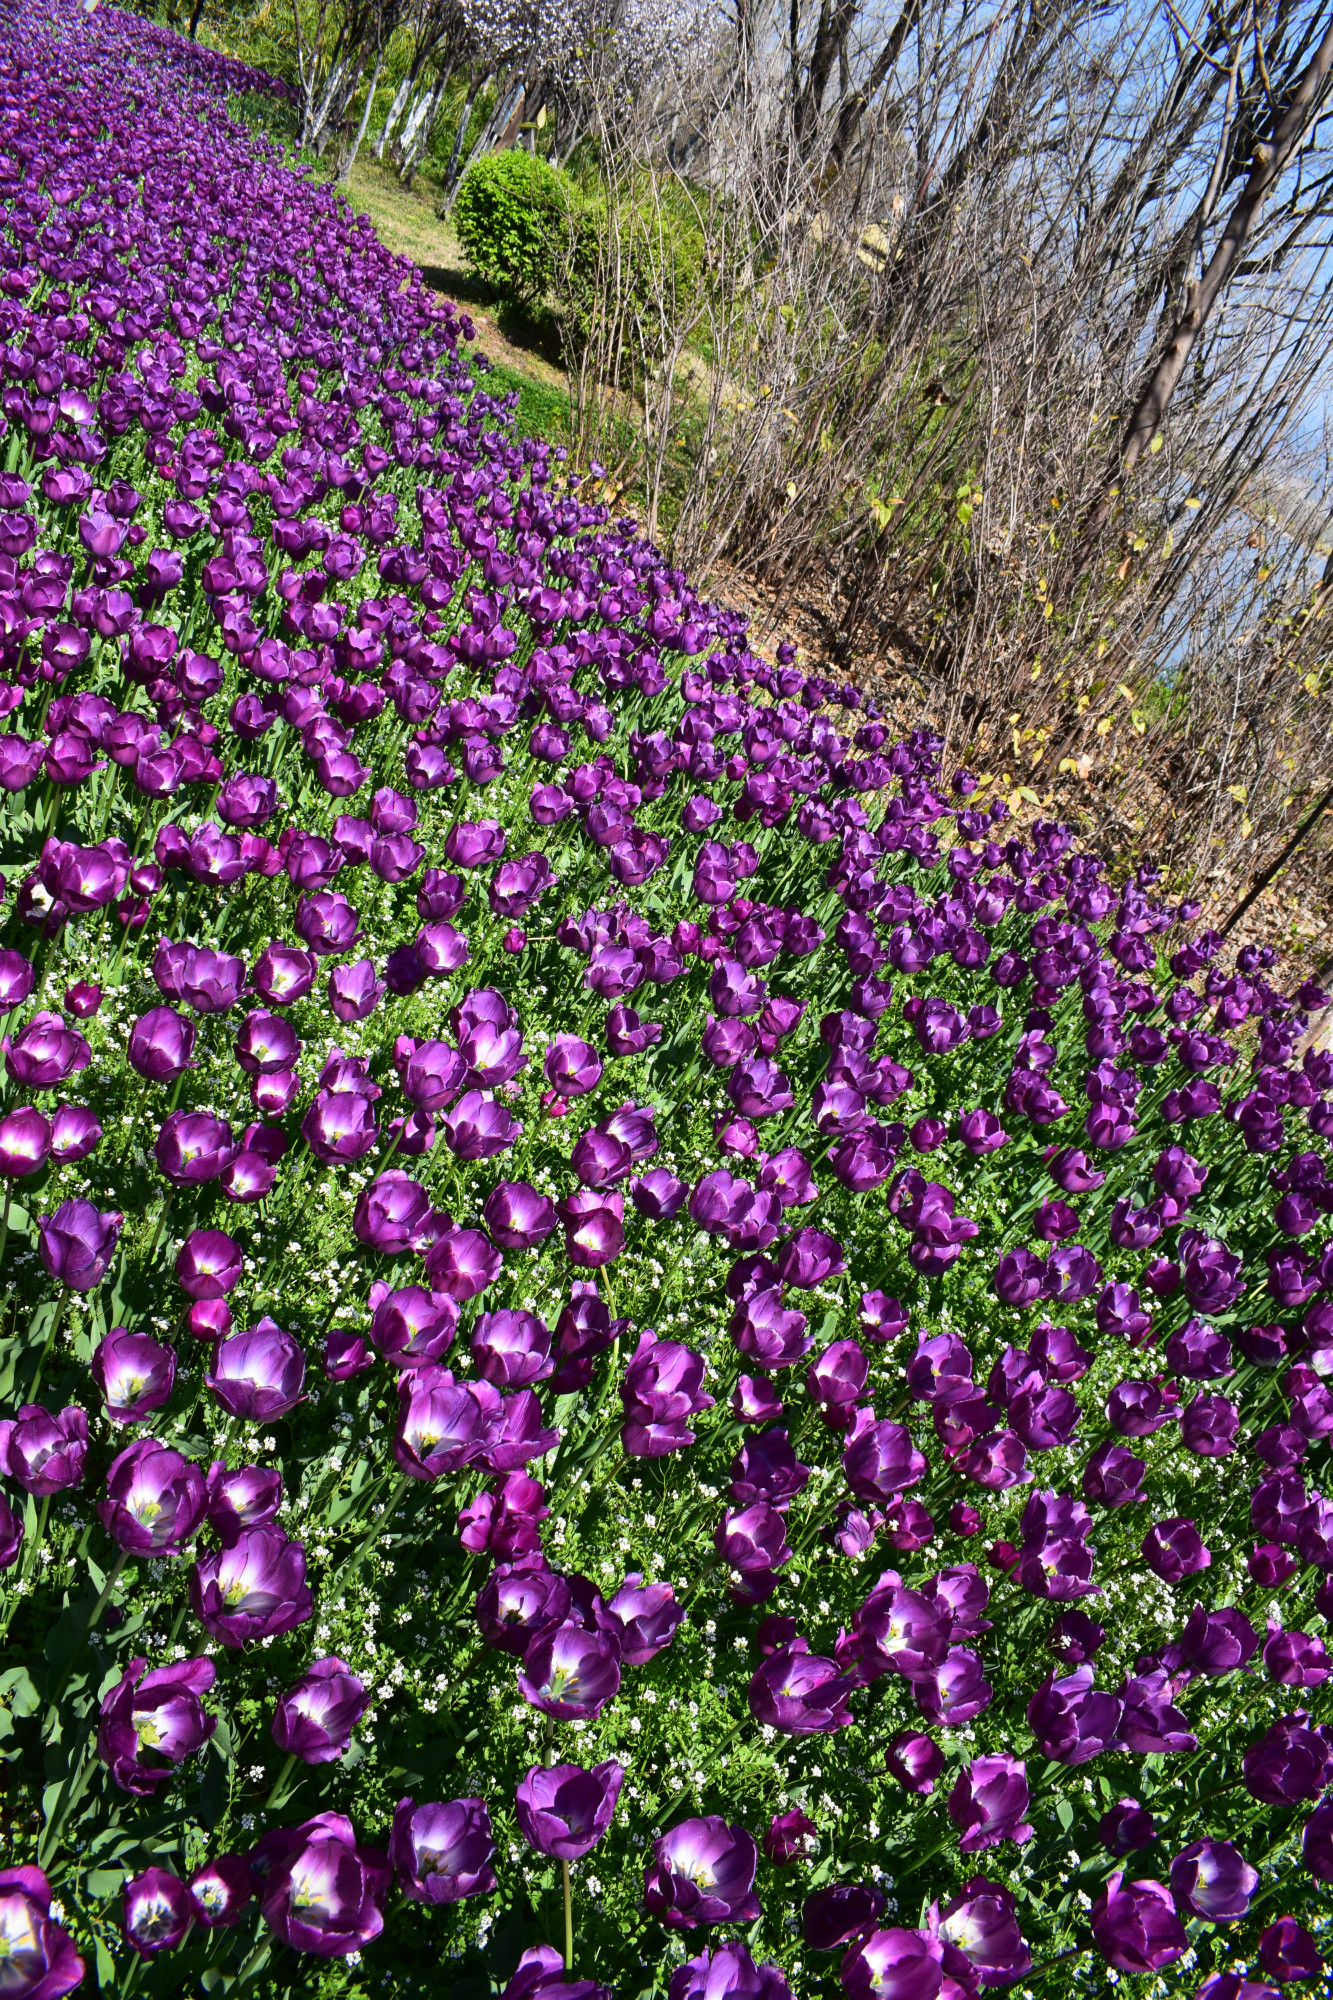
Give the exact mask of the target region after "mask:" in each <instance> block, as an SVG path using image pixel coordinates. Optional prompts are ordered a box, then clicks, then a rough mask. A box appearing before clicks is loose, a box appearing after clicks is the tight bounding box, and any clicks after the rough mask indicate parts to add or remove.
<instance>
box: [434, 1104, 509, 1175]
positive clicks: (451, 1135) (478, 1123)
mask: <svg viewBox="0 0 1333 2000" xmlns="http://www.w3.org/2000/svg"><path fill="white" fill-rule="evenodd" d="M440 1129H441V1131H442V1132H443V1133H444V1136H445V1139H446V1141H447V1142H448V1146H449V1150H450V1151H451V1152H452V1153H453V1154H454V1155H455V1157H456V1158H457V1159H460V1160H488V1159H491V1158H492V1157H493V1156H494V1155H495V1154H496V1153H503V1152H506V1151H507V1150H508V1149H509V1147H510V1146H512V1145H513V1144H514V1143H515V1141H516V1140H517V1139H518V1138H519V1136H520V1134H521V1133H522V1130H523V1127H522V1125H521V1124H520V1123H519V1122H518V1121H517V1120H516V1119H515V1118H513V1117H512V1116H511V1115H510V1113H509V1111H508V1110H507V1109H506V1107H505V1106H504V1105H503V1104H497V1103H496V1102H495V1100H494V1098H492V1097H488V1096H487V1095H486V1094H485V1093H484V1092H483V1091H480V1090H467V1091H464V1093H463V1095H462V1096H461V1097H460V1098H459V1100H458V1102H457V1103H456V1104H455V1105H454V1106H453V1107H452V1109H451V1110H450V1111H449V1112H447V1113H446V1115H445V1116H444V1117H443V1118H442V1119H441V1121H440Z"/></svg>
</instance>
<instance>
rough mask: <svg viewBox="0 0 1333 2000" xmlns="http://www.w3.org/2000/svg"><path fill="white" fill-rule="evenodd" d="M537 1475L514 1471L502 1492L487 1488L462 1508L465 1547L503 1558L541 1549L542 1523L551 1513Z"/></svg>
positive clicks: (507, 1559)
mask: <svg viewBox="0 0 1333 2000" xmlns="http://www.w3.org/2000/svg"><path fill="white" fill-rule="evenodd" d="M545 1502H546V1494H545V1490H544V1489H543V1487H542V1486H541V1485H540V1484H539V1483H538V1481H537V1480H535V1479H529V1478H528V1477H527V1475H526V1474H525V1473H522V1472H511V1473H510V1474H509V1475H508V1476H507V1477H506V1478H505V1479H503V1480H502V1481H501V1482H500V1490H499V1492H498V1493H491V1492H486V1491H483V1492H481V1493H479V1494H478V1495H477V1497H476V1499H475V1500H472V1501H470V1502H469V1503H468V1505H467V1506H466V1507H462V1508H460V1509H459V1514H458V1521H459V1540H460V1541H461V1542H462V1544H463V1547H464V1548H465V1549H471V1550H473V1551H477V1552H480V1551H485V1553H486V1554H487V1555H491V1556H495V1557H497V1558H498V1559H499V1560H500V1561H502V1562H516V1561H520V1560H521V1559H522V1558H523V1557H525V1556H532V1555H535V1554H538V1553H539V1552H540V1549H541V1523H542V1522H543V1521H544V1520H545V1519H546V1518H547V1516H548V1515H549V1513H550V1511H551V1510H550V1508H549V1507H548V1506H547V1505H546V1504H545Z"/></svg>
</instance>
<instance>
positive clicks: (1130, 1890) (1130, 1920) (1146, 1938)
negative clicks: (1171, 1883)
mask: <svg viewBox="0 0 1333 2000" xmlns="http://www.w3.org/2000/svg"><path fill="white" fill-rule="evenodd" d="M1091 1923H1092V1938H1093V1943H1094V1944H1095V1945H1096V1947H1097V1949H1098V1951H1099V1952H1100V1953H1101V1955H1102V1957H1103V1958H1104V1959H1105V1960H1106V1963H1107V1964H1108V1965H1111V1966H1114V1967H1115V1968H1116V1970H1117V1971H1119V1972H1160V1971H1161V1969H1162V1967H1163V1966H1164V1965H1172V1964H1174V1962H1175V1960H1176V1959H1178V1958H1179V1957H1180V1956H1181V1955H1182V1953H1183V1952H1184V1951H1185V1949H1186V1947H1187V1946H1188V1944H1189V1939H1188V1937H1187V1936H1186V1935H1185V1929H1184V1926H1183V1924H1182V1923H1181V1921H1180V1918H1179V1917H1178V1916H1177V1915H1176V1911H1175V1906H1174V1904H1173V1903H1172V1900H1171V1891H1170V1890H1169V1889H1168V1888H1166V1887H1165V1885H1164V1884H1163V1883H1161V1882H1154V1881H1152V1880H1151V1879H1148V1880H1144V1881H1140V1882H1130V1883H1129V1884H1128V1885H1126V1883H1125V1879H1124V1875H1123V1873H1122V1871H1121V1870H1120V1869H1119V1868H1117V1869H1115V1870H1114V1872H1113V1873H1112V1874H1111V1875H1110V1876H1109V1877H1108V1878H1107V1883H1106V1887H1105V1888H1104V1889H1103V1890H1102V1892H1101V1894H1100V1895H1099V1896H1098V1897H1097V1898H1096V1900H1095V1902H1094V1903H1093V1906H1092V1915H1091Z"/></svg>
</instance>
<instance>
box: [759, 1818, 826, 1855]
mask: <svg viewBox="0 0 1333 2000" xmlns="http://www.w3.org/2000/svg"><path fill="white" fill-rule="evenodd" d="M818 1831H819V1829H818V1828H817V1827H816V1825H815V1823H814V1821H813V1820H812V1819H807V1817H806V1815H805V1814H804V1813H803V1812H801V1811H799V1810H798V1809H797V1808H795V1807H794V1808H793V1809H792V1810H791V1811H790V1812H785V1813H774V1815H773V1817H772V1819H771V1820H770V1821H769V1823H768V1826H767V1827H766V1829H765V1830H764V1832H763V1834H762V1835H761V1836H760V1840H759V1845H760V1846H761V1847H762V1848H763V1850H764V1854H765V1856H766V1857H767V1859H768V1860H770V1861H771V1862H772V1863H773V1866H774V1867H775V1868H785V1867H787V1865H788V1864H789V1863H790V1862H792V1861H796V1860H799V1859H800V1858H801V1857H802V1856H803V1855H806V1854H812V1853H813V1852H814V1851H815V1842H816V1837H817V1835H818Z"/></svg>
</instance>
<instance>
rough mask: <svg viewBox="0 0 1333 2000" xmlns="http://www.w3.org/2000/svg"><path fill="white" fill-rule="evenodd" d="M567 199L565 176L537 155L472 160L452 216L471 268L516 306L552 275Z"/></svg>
mask: <svg viewBox="0 0 1333 2000" xmlns="http://www.w3.org/2000/svg"><path fill="white" fill-rule="evenodd" d="M571 200H572V189H571V187H570V183H569V181H568V180H567V179H566V177H565V175H564V174H562V173H561V172H560V169H559V168H558V167H553V166H552V165H551V164H550V162H549V161H548V160H544V159H542V158H541V157H540V156H539V155H537V154H534V153H525V152H511V153H487V154H485V155H484V156H483V158H481V159H479V160H474V161H473V162H472V165H471V166H470V167H469V168H468V170H467V172H466V174H465V175H464V176H463V184H462V186H461V187H460V188H459V190H458V197H457V200H456V201H455V203H454V215H453V220H454V227H455V229H456V230H457V231H458V240H459V242H460V243H461V244H462V246H463V249H464V251H465V252H466V253H467V259H468V262H469V263H470V264H471V266H472V268H473V270H474V271H476V272H477V273H478V275H479V276H480V277H483V278H486V279H488V280H489V281H490V283H491V284H493V285H495V286H496V288H497V289H498V290H499V291H501V292H503V293H504V294H505V296H506V297H508V298H511V299H513V301H514V302H515V304H517V305H527V306H531V305H534V304H536V303H537V302H538V301H539V300H540V299H541V298H542V297H543V295H544V294H545V293H546V292H547V291H548V290H549V288H550V286H551V283H552V280H553V278H554V276H555V273H556V268H557V259H558V257H559V254H560V251H561V249H562V247H563V244H564V239H565V232H566V228H567V222H568V216H569V211H570V206H571Z"/></svg>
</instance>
